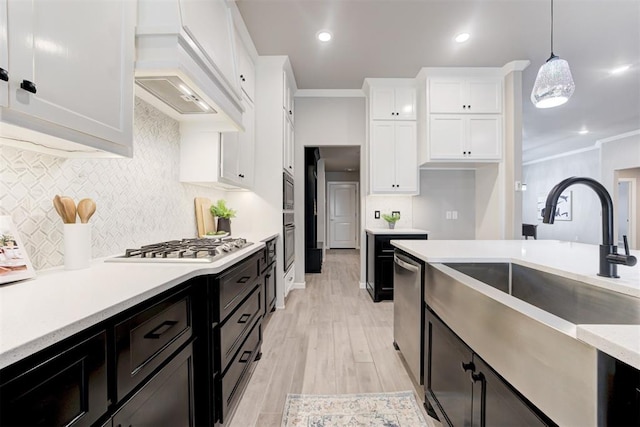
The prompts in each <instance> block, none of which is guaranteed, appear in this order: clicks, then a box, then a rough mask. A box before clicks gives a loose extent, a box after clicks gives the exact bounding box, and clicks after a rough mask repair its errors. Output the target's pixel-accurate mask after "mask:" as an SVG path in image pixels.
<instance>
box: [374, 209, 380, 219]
mask: <svg viewBox="0 0 640 427" xmlns="http://www.w3.org/2000/svg"><path fill="white" fill-rule="evenodd" d="M373 217H374V218H375V219H380V211H374V212H373Z"/></svg>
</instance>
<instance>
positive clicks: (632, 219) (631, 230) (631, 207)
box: [616, 178, 638, 249]
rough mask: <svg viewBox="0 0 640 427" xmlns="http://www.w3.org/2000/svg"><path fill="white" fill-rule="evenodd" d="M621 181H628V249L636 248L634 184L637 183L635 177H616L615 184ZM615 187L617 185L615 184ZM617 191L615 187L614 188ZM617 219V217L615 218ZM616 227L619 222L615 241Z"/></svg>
mask: <svg viewBox="0 0 640 427" xmlns="http://www.w3.org/2000/svg"><path fill="white" fill-rule="evenodd" d="M621 182H628V183H629V200H628V203H629V235H628V239H627V240H629V249H637V248H636V232H637V231H636V230H637V227H638V224H636V218H637V214H636V212H637V211H636V185H637V184H638V183H637V181H636V179H635V178H618V180H617V182H616V184H619V183H621ZM616 187H617V185H616ZM616 191H617V188H616ZM617 201H618V194H616V203H617ZM616 220H617V218H616ZM618 227H619V224H616V241H617V240H618Z"/></svg>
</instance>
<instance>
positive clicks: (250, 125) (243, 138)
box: [238, 99, 255, 189]
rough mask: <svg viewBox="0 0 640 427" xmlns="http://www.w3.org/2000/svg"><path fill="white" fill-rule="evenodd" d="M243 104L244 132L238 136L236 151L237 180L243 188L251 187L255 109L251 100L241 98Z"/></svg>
mask: <svg viewBox="0 0 640 427" xmlns="http://www.w3.org/2000/svg"><path fill="white" fill-rule="evenodd" d="M242 105H243V106H244V108H245V110H244V114H243V115H242V124H243V125H244V132H241V133H240V135H239V137H238V143H239V153H238V156H239V157H238V177H239V178H240V180H239V182H240V184H241V185H242V186H243V187H244V188H247V189H249V188H251V187H253V171H254V169H255V167H254V157H253V153H254V145H255V110H254V107H253V104H252V103H251V102H247V100H245V99H243V100H242Z"/></svg>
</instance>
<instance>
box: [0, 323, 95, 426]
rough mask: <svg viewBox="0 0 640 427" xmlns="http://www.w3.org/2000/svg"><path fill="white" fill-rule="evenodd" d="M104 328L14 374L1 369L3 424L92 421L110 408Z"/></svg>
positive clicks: (80, 423) (0, 418)
mask: <svg viewBox="0 0 640 427" xmlns="http://www.w3.org/2000/svg"><path fill="white" fill-rule="evenodd" d="M106 346H107V337H106V332H101V333H99V334H97V335H95V336H93V337H92V338H89V339H87V340H86V341H83V342H81V343H80V344H77V345H76V346H74V347H71V348H68V349H66V350H65V351H63V352H61V353H59V354H57V355H55V356H54V357H51V358H47V359H46V360H44V361H42V360H40V361H35V362H36V363H33V365H30V366H29V367H27V369H24V370H22V372H21V373H20V374H19V375H17V376H14V377H13V378H11V374H7V371H3V372H2V374H3V375H2V384H1V385H0V395H1V396H2V399H1V400H0V406H1V408H0V425H3V426H5V425H11V426H53V425H55V426H62V425H64V426H74V427H80V426H90V425H92V424H93V423H94V422H96V421H97V420H98V418H100V417H101V416H102V415H103V414H105V413H106V412H107V405H108V400H107V363H106Z"/></svg>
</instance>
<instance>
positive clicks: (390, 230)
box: [365, 228, 429, 234]
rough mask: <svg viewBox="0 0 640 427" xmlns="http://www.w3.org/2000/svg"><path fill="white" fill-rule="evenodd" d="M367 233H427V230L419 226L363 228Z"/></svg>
mask: <svg viewBox="0 0 640 427" xmlns="http://www.w3.org/2000/svg"><path fill="white" fill-rule="evenodd" d="M365 231H366V232H367V233H369V234H429V231H428V230H421V229H419V228H365Z"/></svg>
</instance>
